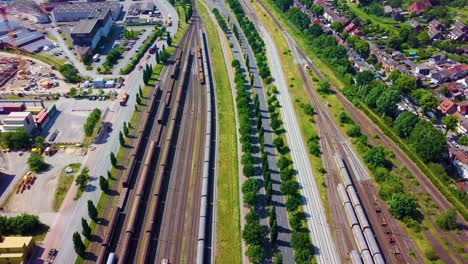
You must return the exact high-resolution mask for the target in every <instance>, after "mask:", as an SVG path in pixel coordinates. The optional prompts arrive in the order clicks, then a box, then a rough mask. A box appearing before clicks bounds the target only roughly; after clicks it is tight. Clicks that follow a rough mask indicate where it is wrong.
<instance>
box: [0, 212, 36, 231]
mask: <svg viewBox="0 0 468 264" xmlns="http://www.w3.org/2000/svg"><path fill="white" fill-rule="evenodd" d="M40 225H41V222H40V221H39V217H38V216H37V215H30V214H25V213H23V214H20V215H18V216H12V217H9V216H3V215H0V233H1V234H2V235H33V234H35V232H37V231H38V229H39V228H40Z"/></svg>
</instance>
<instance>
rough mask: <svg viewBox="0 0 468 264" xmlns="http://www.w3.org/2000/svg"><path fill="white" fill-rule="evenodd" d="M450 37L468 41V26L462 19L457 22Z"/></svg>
mask: <svg viewBox="0 0 468 264" xmlns="http://www.w3.org/2000/svg"><path fill="white" fill-rule="evenodd" d="M449 37H450V39H452V40H455V41H459V42H468V26H466V25H465V24H463V22H461V21H457V22H455V25H454V26H453V29H452V31H451V32H450V35H449Z"/></svg>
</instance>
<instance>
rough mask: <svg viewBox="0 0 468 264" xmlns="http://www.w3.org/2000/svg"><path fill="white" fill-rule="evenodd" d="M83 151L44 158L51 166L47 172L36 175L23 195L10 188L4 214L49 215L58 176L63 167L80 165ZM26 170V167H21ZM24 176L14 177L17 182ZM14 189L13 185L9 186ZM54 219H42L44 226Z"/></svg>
mask: <svg viewBox="0 0 468 264" xmlns="http://www.w3.org/2000/svg"><path fill="white" fill-rule="evenodd" d="M83 154H84V151H82V149H76V148H66V149H60V150H59V152H57V153H56V154H55V155H54V156H52V157H49V156H45V157H44V160H45V162H47V163H49V164H50V165H51V167H50V169H49V170H48V171H45V172H43V173H39V174H37V179H36V181H35V182H34V184H33V185H32V186H31V189H26V190H25V191H24V192H23V193H19V194H16V192H15V190H14V189H13V188H10V189H11V191H13V192H12V194H11V196H10V197H9V199H8V201H7V203H6V204H5V205H4V210H5V213H13V214H18V213H23V212H27V213H31V214H38V215H42V214H49V215H50V214H51V213H54V211H53V202H54V191H55V189H56V187H57V183H58V176H59V175H60V172H61V171H62V169H63V168H64V167H66V166H67V165H68V164H70V163H81V162H82V161H83V159H84V155H83ZM22 160H24V163H26V157H24V158H23V159H22ZM23 168H24V169H25V172H26V169H27V166H26V164H25V166H23ZM23 175H24V173H22V174H18V175H17V176H18V177H16V178H17V179H18V180H20V179H21V177H22V176H23ZM10 186H12V187H15V184H10ZM8 195H9V193H4V196H8ZM54 219H55V218H54V217H44V220H45V221H49V222H46V224H48V225H51V224H53V222H51V221H53V220H54Z"/></svg>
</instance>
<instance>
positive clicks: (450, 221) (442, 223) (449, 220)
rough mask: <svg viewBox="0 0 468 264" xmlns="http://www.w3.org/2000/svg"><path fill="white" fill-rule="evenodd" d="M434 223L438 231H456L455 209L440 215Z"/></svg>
mask: <svg viewBox="0 0 468 264" xmlns="http://www.w3.org/2000/svg"><path fill="white" fill-rule="evenodd" d="M436 223H437V225H438V226H439V227H440V229H442V230H445V231H449V230H454V229H457V228H458V224H457V213H456V212H455V209H453V208H450V209H448V210H447V211H445V212H443V213H441V214H440V216H439V217H438V218H437V220H436Z"/></svg>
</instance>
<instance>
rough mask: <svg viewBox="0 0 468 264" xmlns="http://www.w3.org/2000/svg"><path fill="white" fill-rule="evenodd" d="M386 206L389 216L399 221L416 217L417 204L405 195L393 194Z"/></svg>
mask: <svg viewBox="0 0 468 264" xmlns="http://www.w3.org/2000/svg"><path fill="white" fill-rule="evenodd" d="M388 206H389V210H390V214H391V215H392V216H393V217H395V218H397V219H400V220H401V219H403V218H404V217H406V216H409V217H411V218H415V217H416V216H417V215H418V207H419V206H418V203H417V202H416V200H415V199H414V198H413V197H411V196H409V195H408V194H406V193H395V194H393V196H392V198H391V199H390V200H389V201H388Z"/></svg>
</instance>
